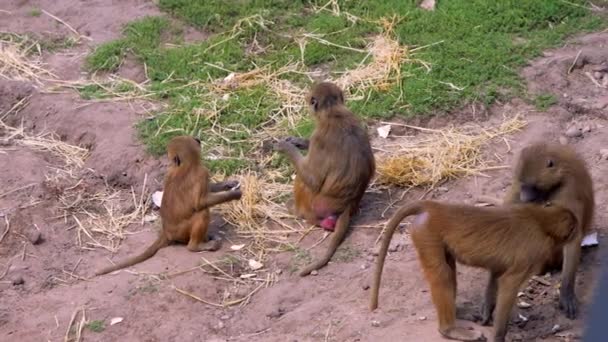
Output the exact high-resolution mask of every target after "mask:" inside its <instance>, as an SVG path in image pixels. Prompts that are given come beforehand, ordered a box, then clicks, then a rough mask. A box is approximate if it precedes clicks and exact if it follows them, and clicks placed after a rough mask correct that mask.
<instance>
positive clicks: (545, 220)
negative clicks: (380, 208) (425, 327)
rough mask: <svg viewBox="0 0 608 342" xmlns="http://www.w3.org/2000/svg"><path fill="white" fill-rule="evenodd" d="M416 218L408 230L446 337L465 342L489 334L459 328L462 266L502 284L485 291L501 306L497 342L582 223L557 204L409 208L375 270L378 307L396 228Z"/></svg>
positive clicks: (389, 232)
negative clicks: (532, 284)
mask: <svg viewBox="0 0 608 342" xmlns="http://www.w3.org/2000/svg"><path fill="white" fill-rule="evenodd" d="M409 215H417V216H416V218H415V219H414V222H413V223H412V226H411V228H410V230H409V231H410V234H411V237H412V241H413V243H414V246H415V248H416V251H417V253H418V259H419V261H420V265H421V267H422V269H423V271H424V274H425V277H426V279H427V282H428V283H429V285H430V288H431V296H432V299H433V304H434V305H435V309H436V310H437V316H438V319H439V332H440V333H441V334H442V335H443V336H444V337H446V338H449V339H457V340H462V341H478V340H484V339H485V337H484V336H483V334H482V333H481V332H479V331H476V330H473V331H471V330H467V329H465V328H463V327H458V326H456V324H455V320H456V317H455V316H456V306H455V297H456V261H458V262H460V263H462V264H465V265H469V266H474V267H481V268H485V269H488V270H490V272H492V274H494V275H495V276H496V279H497V285H498V287H497V288H496V287H494V288H492V291H487V292H486V301H487V302H488V303H490V304H491V303H497V305H496V319H495V325H494V326H495V341H504V338H505V335H506V331H507V330H506V329H507V323H508V319H509V314H510V312H511V309H512V307H513V304H514V301H515V299H516V296H517V291H518V289H519V287H520V286H521V284H522V283H523V282H524V281H526V280H527V279H528V278H529V277H530V276H531V275H533V274H534V273H535V272H538V270H539V269H540V268H541V267H542V265H543V263H544V262H545V261H546V260H548V259H549V258H550V257H551V255H552V253H553V250H554V249H555V248H556V247H557V246H561V245H563V244H564V243H565V242H566V241H568V240H569V239H571V238H572V236H574V234H575V233H574V232H575V229H574V228H575V226H576V219H575V217H574V215H573V214H572V213H571V212H570V211H568V210H566V209H563V208H561V207H558V206H546V207H542V206H537V205H534V204H513V205H507V206H504V207H499V208H482V207H475V206H469V205H454V204H447V203H440V202H435V201H418V202H414V203H412V204H410V205H407V206H404V207H402V208H400V209H399V210H398V211H397V212H396V213H395V214H394V215H393V217H392V218H391V220H390V221H389V223H388V224H387V226H386V233H385V236H384V238H383V240H382V246H381V249H380V254H379V256H378V261H377V264H376V269H375V272H374V284H373V288H372V293H371V301H370V308H371V310H374V309H376V308H377V307H378V292H379V288H380V280H381V276H382V269H383V266H384V260H385V258H386V252H387V250H388V246H389V244H390V241H391V238H392V236H393V233H394V231H395V228H396V227H397V226H398V225H399V223H400V222H401V221H402V220H403V219H404V218H405V217H407V216H409ZM520 228H524V229H520ZM493 307H494V306H492V308H493Z"/></svg>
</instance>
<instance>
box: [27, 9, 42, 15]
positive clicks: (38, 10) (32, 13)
mask: <svg viewBox="0 0 608 342" xmlns="http://www.w3.org/2000/svg"><path fill="white" fill-rule="evenodd" d="M41 14H42V11H41V10H40V8H32V9H31V10H30V12H29V15H30V17H39V16H40V15H41Z"/></svg>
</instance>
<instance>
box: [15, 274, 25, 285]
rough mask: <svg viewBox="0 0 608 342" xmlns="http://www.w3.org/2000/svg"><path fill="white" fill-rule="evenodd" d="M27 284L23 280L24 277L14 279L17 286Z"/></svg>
mask: <svg viewBox="0 0 608 342" xmlns="http://www.w3.org/2000/svg"><path fill="white" fill-rule="evenodd" d="M23 284H25V280H24V279H23V277H22V276H16V277H15V278H13V285H15V286H17V285H23Z"/></svg>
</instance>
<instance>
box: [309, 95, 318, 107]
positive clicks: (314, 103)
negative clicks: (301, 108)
mask: <svg viewBox="0 0 608 342" xmlns="http://www.w3.org/2000/svg"><path fill="white" fill-rule="evenodd" d="M310 105H311V106H316V105H317V99H315V98H314V97H311V98H310Z"/></svg>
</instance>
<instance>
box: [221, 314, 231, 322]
mask: <svg viewBox="0 0 608 342" xmlns="http://www.w3.org/2000/svg"><path fill="white" fill-rule="evenodd" d="M220 319H221V320H222V321H225V320H228V319H230V316H228V315H224V316H222V317H220Z"/></svg>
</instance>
